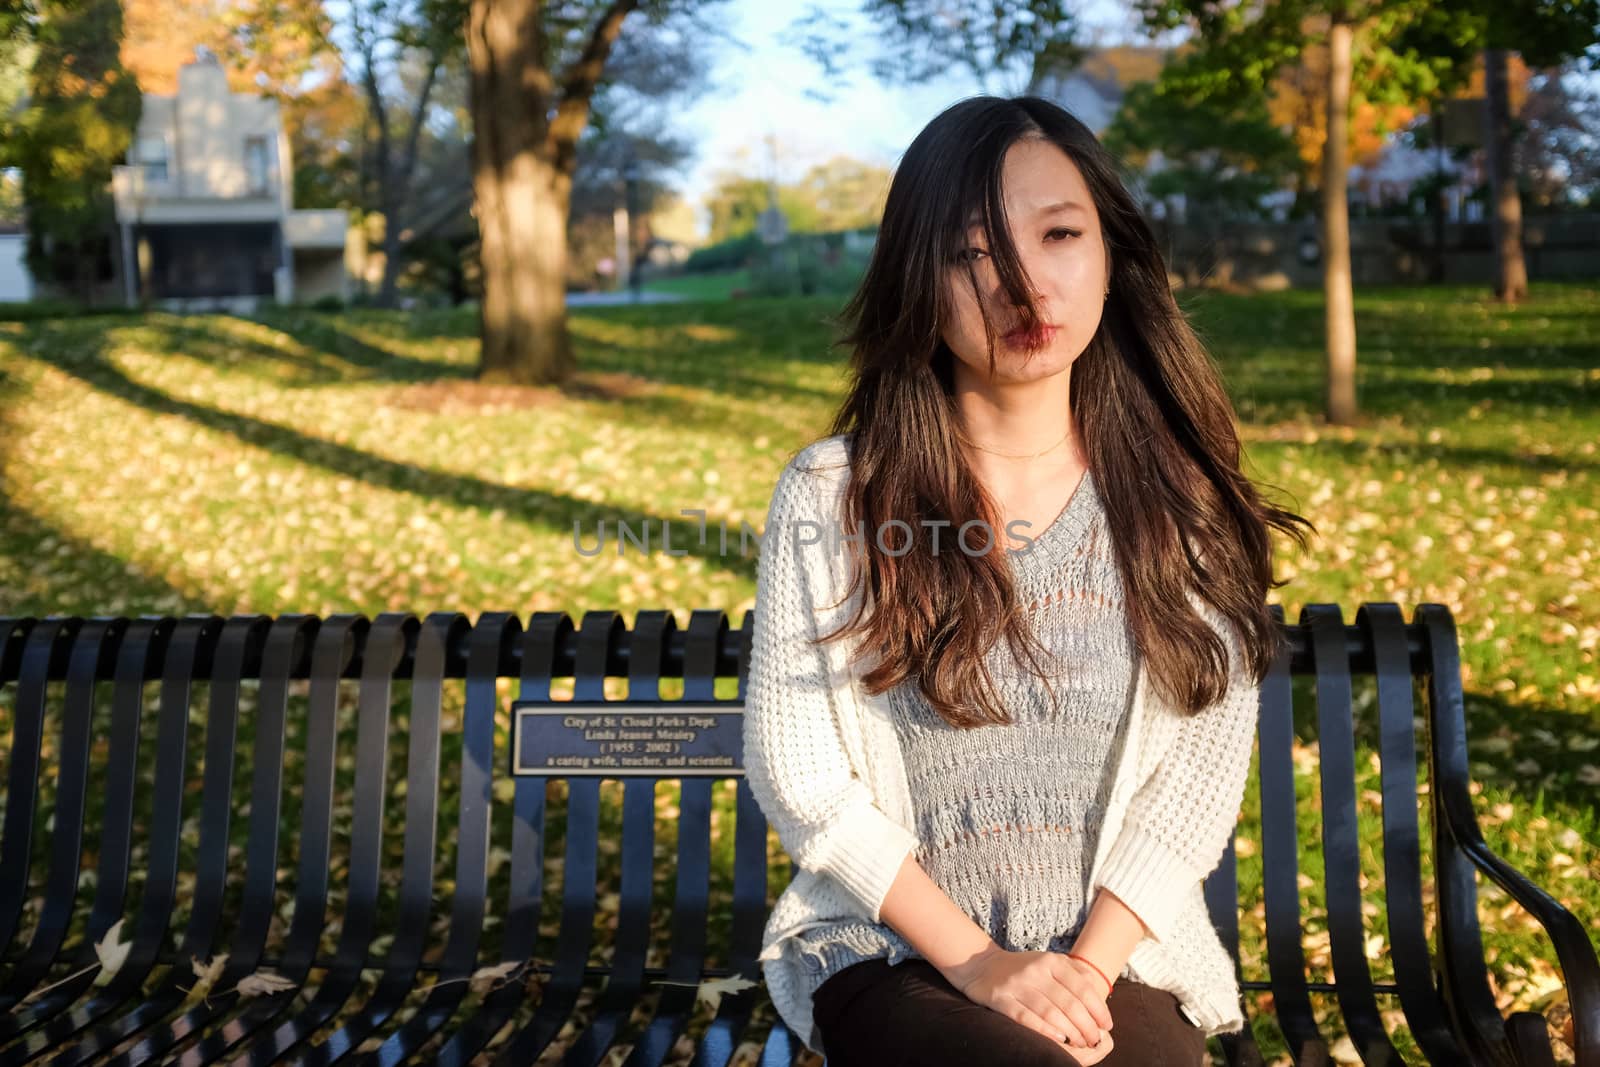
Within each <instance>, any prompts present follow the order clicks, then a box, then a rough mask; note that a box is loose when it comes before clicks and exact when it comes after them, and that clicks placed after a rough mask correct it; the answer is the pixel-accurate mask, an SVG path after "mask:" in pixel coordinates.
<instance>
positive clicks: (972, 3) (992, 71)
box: [789, 0, 1087, 97]
mask: <svg viewBox="0 0 1600 1067" xmlns="http://www.w3.org/2000/svg"><path fill="white" fill-rule="evenodd" d="M1086 6H1087V5H1086V4H1083V3H1073V2H1072V0H1020V2H1015V3H1003V4H1002V3H993V2H989V3H985V2H984V0H863V3H862V5H861V10H862V12H863V14H865V15H866V16H867V18H868V19H869V20H870V21H871V22H872V23H873V25H874V30H875V32H874V33H873V34H871V35H870V38H871V39H873V40H876V41H892V42H893V47H890V48H881V49H879V50H878V51H876V52H875V54H874V55H873V56H872V58H871V59H870V60H869V63H870V67H871V70H872V73H873V75H874V76H875V77H877V78H878V79H879V80H881V81H885V82H893V81H903V82H909V83H912V84H923V83H927V82H930V81H934V80H936V79H941V78H947V77H949V75H950V71H951V68H959V69H963V70H966V71H967V72H969V73H970V74H971V75H972V76H973V78H974V79H975V80H976V81H977V82H978V84H980V85H982V86H984V87H985V88H986V89H987V90H988V91H990V92H1003V93H1009V92H1012V91H1020V90H1021V89H1022V88H1023V87H1024V86H1027V85H1032V84H1033V83H1034V82H1035V81H1036V80H1037V78H1038V76H1039V74H1040V72H1042V71H1044V70H1055V69H1060V68H1062V67H1071V66H1075V65H1076V64H1077V63H1078V62H1079V61H1081V60H1082V59H1083V57H1084V54H1085V51H1084V47H1083V43H1082V37H1083V28H1082V26H1081V24H1080V23H1079V21H1078V9H1079V8H1081V7H1086ZM789 36H790V37H791V38H793V39H796V40H798V41H799V47H800V49H801V50H802V51H803V52H804V53H805V54H806V55H808V56H809V57H810V58H811V59H812V60H813V61H815V62H816V63H817V65H818V66H819V67H821V68H822V70H823V72H824V74H825V75H826V80H827V81H828V82H834V81H837V80H839V79H840V78H841V76H842V73H843V71H844V69H845V67H846V66H848V65H849V64H850V63H851V62H853V61H854V60H853V57H852V55H851V53H852V50H853V47H854V45H855V43H856V42H857V41H858V40H860V39H862V36H863V35H861V34H859V33H858V32H857V31H855V30H854V29H853V27H851V26H849V25H848V24H847V23H846V22H845V21H843V20H842V19H840V18H839V17H838V16H836V15H835V14H833V13H832V12H830V11H828V10H827V9H826V8H824V7H821V6H820V5H817V4H813V5H812V6H811V7H810V8H809V9H808V10H807V11H806V12H805V13H804V14H802V15H801V16H799V17H798V18H796V19H795V20H794V21H793V22H792V23H791V24H790V26H789ZM815 95H818V96H822V97H826V95H827V93H826V90H822V91H819V92H818V93H816V94H815Z"/></svg>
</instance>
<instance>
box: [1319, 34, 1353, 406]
mask: <svg viewBox="0 0 1600 1067" xmlns="http://www.w3.org/2000/svg"><path fill="white" fill-rule="evenodd" d="M1352 35H1353V30H1352V27H1351V24H1350V23H1349V22H1345V21H1343V20H1342V19H1340V18H1339V17H1338V16H1335V18H1334V20H1333V24H1332V25H1331V26H1330V27H1329V29H1328V125H1327V130H1328V133H1327V143H1326V144H1324V145H1323V146H1322V291H1323V304H1324V307H1325V309H1326V312H1325V314H1326V331H1327V349H1328V411H1327V416H1328V421H1329V422H1331V423H1333V424H1335V425H1341V426H1347V425H1349V424H1351V423H1353V422H1355V418H1356V313H1355V294H1354V292H1353V283H1352V280H1351V270H1350V204H1349V201H1348V199H1347V195H1348V194H1347V192H1346V187H1347V185H1348V171H1349V164H1348V158H1349V145H1350V45H1351V37H1352Z"/></svg>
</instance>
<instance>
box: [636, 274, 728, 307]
mask: <svg viewBox="0 0 1600 1067" xmlns="http://www.w3.org/2000/svg"><path fill="white" fill-rule="evenodd" d="M749 286H750V272H749V271H747V270H732V271H718V272H716V273H713V274H675V275H669V276H667V277H656V278H652V277H651V276H650V274H649V273H648V272H647V273H646V274H645V277H644V281H643V282H642V287H643V288H644V289H645V290H646V291H647V292H652V293H670V294H671V295H673V296H681V297H683V298H684V299H686V300H726V299H728V298H729V297H730V296H732V295H733V291H734V290H735V289H747V288H749Z"/></svg>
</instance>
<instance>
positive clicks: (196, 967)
mask: <svg viewBox="0 0 1600 1067" xmlns="http://www.w3.org/2000/svg"><path fill="white" fill-rule="evenodd" d="M227 965H228V954H227V953H226V952H224V953H223V954H222V955H220V956H213V957H212V958H211V959H209V960H207V961H206V962H205V963H201V962H200V961H199V960H198V959H196V958H195V957H193V956H190V957H189V969H190V970H192V971H193V972H194V976H195V978H196V979H198V981H196V982H195V984H194V985H192V986H190V987H189V988H188V989H185V990H184V993H185V994H187V996H188V1003H193V1002H195V1001H199V1000H203V1001H206V1002H207V1003H210V1001H209V998H210V996H211V990H212V988H213V987H214V986H216V984H217V979H219V978H221V977H222V969H223V968H224V967H226V966H227ZM178 988H180V989H182V988H183V987H182V986H179V987H178Z"/></svg>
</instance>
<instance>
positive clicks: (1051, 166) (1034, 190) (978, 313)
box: [941, 139, 1110, 384]
mask: <svg viewBox="0 0 1600 1067" xmlns="http://www.w3.org/2000/svg"><path fill="white" fill-rule="evenodd" d="M1001 173H1002V179H1001V186H1002V188H1003V189H1004V197H1003V203H1004V205H1005V213H1006V218H1005V225H1006V226H1007V228H1008V230H1009V232H1010V234H1011V241H1012V244H1013V245H1015V246H1016V249H1017V254H1018V255H1019V256H1020V257H1021V258H1022V265H1023V270H1024V272H1025V273H1026V275H1027V277H1028V279H1029V281H1030V283H1031V285H1032V286H1033V289H1034V291H1035V293H1037V297H1036V298H1035V307H1036V308H1037V309H1038V312H1039V318H1040V321H1041V322H1042V323H1043V324H1045V326H1046V328H1045V329H1044V330H1043V331H1042V332H1041V333H1039V334H1036V335H1034V336H1032V337H1027V336H1021V335H1017V334H1010V336H1007V334H1008V333H1010V331H1012V330H1014V329H1015V328H1016V326H1017V325H1018V323H1019V321H1020V319H1021V315H1020V309H1019V308H1017V307H1016V306H1015V305H1013V304H1012V303H1011V302H1010V300H1009V299H1008V298H1007V297H1006V294H1005V290H1004V289H1003V288H1001V286H1000V278H999V275H998V273H997V272H996V270H995V268H994V262H993V260H992V259H991V258H990V255H989V251H990V250H989V249H988V247H987V246H986V245H985V243H984V239H983V228H982V223H981V220H979V219H969V220H968V222H969V224H970V225H969V228H968V231H967V243H966V248H967V251H965V252H964V253H962V255H964V256H965V257H966V258H968V259H969V260H971V262H972V268H973V272H974V273H975V274H976V275H977V279H978V296H979V298H981V302H982V309H981V310H980V307H979V299H975V298H974V297H973V294H972V285H971V282H970V281H969V280H968V277H967V271H966V268H965V267H964V266H963V265H962V264H961V263H960V262H959V261H958V262H954V263H951V264H949V265H948V266H947V267H946V269H945V282H946V284H947V285H948V286H949V287H950V297H951V305H952V307H953V309H954V314H953V316H952V318H951V321H949V322H947V323H945V325H944V328H943V330H942V331H941V333H942V335H943V337H944V341H945V344H947V345H949V346H950V350H951V351H952V352H954V353H955V355H956V358H957V359H959V360H960V361H961V362H962V363H964V364H966V365H967V366H968V367H969V368H971V369H972V370H973V371H975V372H976V374H977V377H978V379H979V380H981V381H987V380H988V374H989V346H988V342H987V340H986V339H985V338H984V332H983V316H984V314H985V313H987V315H988V318H989V321H990V323H991V324H992V326H993V329H994V332H995V335H996V336H995V353H994V354H995V378H994V382H995V383H996V384H999V383H1012V384H1020V383H1023V382H1030V381H1036V380H1038V379H1041V378H1049V377H1052V376H1054V375H1056V374H1060V373H1061V372H1062V371H1064V370H1066V369H1067V368H1069V367H1070V366H1071V365H1072V362H1073V361H1074V360H1076V359H1077V358H1078V356H1079V355H1081V354H1082V353H1083V351H1084V349H1085V348H1087V347H1088V345H1089V341H1090V339H1091V338H1093V337H1094V333H1095V330H1096V329H1098V328H1099V326H1100V315H1101V312H1102V310H1103V309H1104V306H1105V297H1104V294H1105V289H1106V284H1107V280H1108V278H1109V277H1110V272H1109V270H1108V267H1107V262H1106V252H1105V243H1104V240H1103V239H1102V236H1101V233H1100V218H1099V215H1098V214H1097V213H1096V211H1095V207H1094V201H1093V199H1091V197H1090V196H1089V187H1088V185H1087V184H1086V183H1085V182H1084V180H1083V175H1082V174H1081V173H1079V171H1078V166H1077V164H1076V163H1074V162H1073V161H1072V160H1071V158H1069V157H1068V156H1067V154H1066V153H1065V152H1063V151H1062V150H1061V149H1059V148H1057V147H1056V146H1055V145H1054V144H1052V143H1050V142H1049V141H1045V140H1037V139H1026V140H1022V141H1018V142H1017V143H1016V144H1014V145H1012V146H1011V148H1010V149H1008V150H1007V152H1006V158H1005V162H1004V163H1003V164H1002V172H1001ZM1063 204H1066V205H1067V206H1065V207H1063V206H1061V205H1063Z"/></svg>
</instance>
